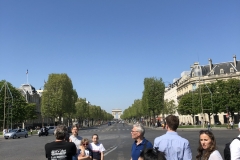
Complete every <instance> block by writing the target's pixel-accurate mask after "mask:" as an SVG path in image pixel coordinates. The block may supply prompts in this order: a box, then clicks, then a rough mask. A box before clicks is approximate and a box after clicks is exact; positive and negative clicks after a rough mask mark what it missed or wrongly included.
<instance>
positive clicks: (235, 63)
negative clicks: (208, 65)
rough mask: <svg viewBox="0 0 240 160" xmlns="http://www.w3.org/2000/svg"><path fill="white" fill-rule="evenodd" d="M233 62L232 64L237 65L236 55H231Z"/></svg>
mask: <svg viewBox="0 0 240 160" xmlns="http://www.w3.org/2000/svg"><path fill="white" fill-rule="evenodd" d="M233 64H234V67H237V60H236V55H233Z"/></svg>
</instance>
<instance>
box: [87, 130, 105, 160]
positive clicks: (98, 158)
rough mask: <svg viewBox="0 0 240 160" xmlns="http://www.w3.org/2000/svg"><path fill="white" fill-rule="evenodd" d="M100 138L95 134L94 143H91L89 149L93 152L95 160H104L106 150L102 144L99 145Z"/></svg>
mask: <svg viewBox="0 0 240 160" xmlns="http://www.w3.org/2000/svg"><path fill="white" fill-rule="evenodd" d="M98 140H99V137H98V135H97V134H93V136H92V143H90V145H89V148H90V149H91V150H92V158H93V160H104V153H103V152H104V151H105V148H104V146H103V144H102V143H99V141H98Z"/></svg>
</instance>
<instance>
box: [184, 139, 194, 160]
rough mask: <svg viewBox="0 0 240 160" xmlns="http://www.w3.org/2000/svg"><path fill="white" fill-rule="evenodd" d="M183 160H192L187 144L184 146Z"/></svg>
mask: <svg viewBox="0 0 240 160" xmlns="http://www.w3.org/2000/svg"><path fill="white" fill-rule="evenodd" d="M183 159H184V160H192V151H191V148H190V145H189V142H188V143H186V144H185V148H184V153H183Z"/></svg>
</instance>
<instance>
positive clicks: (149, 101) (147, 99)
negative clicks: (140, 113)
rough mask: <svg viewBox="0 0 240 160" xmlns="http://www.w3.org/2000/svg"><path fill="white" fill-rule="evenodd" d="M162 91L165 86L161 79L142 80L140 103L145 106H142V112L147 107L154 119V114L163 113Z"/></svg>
mask: <svg viewBox="0 0 240 160" xmlns="http://www.w3.org/2000/svg"><path fill="white" fill-rule="evenodd" d="M164 89H165V85H164V82H163V81H162V78H159V79H157V78H154V77H153V78H145V79H144V91H143V96H142V101H143V102H142V103H143V104H144V105H146V106H144V108H143V110H146V107H147V109H148V111H149V112H152V113H153V117H155V115H156V113H157V114H159V113H160V112H162V111H163V108H164ZM154 120H155V118H154Z"/></svg>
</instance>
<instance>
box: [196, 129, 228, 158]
mask: <svg viewBox="0 0 240 160" xmlns="http://www.w3.org/2000/svg"><path fill="white" fill-rule="evenodd" d="M199 134H200V135H199V146H198V149H197V151H198V155H197V156H196V159H197V160H205V159H206V160H223V159H222V156H221V154H220V153H219V151H218V150H217V147H216V139H215V137H214V135H213V133H212V132H211V131H209V130H202V131H200V132H199Z"/></svg>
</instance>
